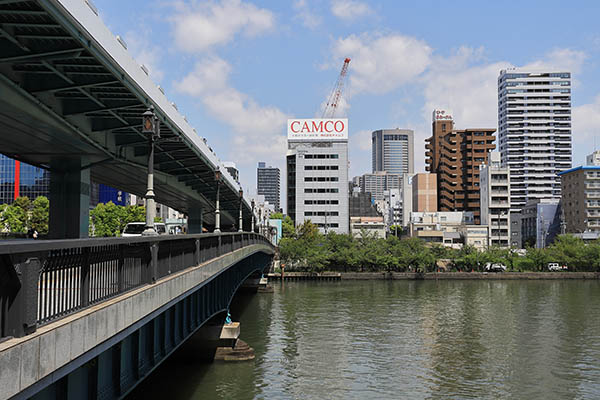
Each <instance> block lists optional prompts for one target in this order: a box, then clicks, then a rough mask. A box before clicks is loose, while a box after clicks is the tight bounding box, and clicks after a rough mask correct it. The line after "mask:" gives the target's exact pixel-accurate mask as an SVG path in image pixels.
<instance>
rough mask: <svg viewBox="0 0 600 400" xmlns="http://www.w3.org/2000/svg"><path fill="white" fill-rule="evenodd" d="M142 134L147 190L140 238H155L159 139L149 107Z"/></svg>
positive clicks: (143, 119)
mask: <svg viewBox="0 0 600 400" xmlns="http://www.w3.org/2000/svg"><path fill="white" fill-rule="evenodd" d="M142 133H143V134H145V135H148V143H149V148H148V150H149V151H148V188H147V190H146V196H145V198H146V229H145V230H144V232H142V236H156V235H158V233H157V232H156V229H155V228H154V217H155V215H156V204H155V202H154V141H155V140H156V139H157V138H159V137H160V128H159V122H158V117H157V116H156V114H154V107H153V106H150V107H149V108H148V109H147V110H146V112H145V113H143V114H142Z"/></svg>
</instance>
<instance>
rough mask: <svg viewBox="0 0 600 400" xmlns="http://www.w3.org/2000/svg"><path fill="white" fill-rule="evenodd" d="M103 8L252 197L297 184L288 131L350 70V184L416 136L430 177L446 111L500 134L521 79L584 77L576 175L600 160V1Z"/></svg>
mask: <svg viewBox="0 0 600 400" xmlns="http://www.w3.org/2000/svg"><path fill="white" fill-rule="evenodd" d="M94 3H95V4H96V6H97V7H98V9H99V10H100V15H101V17H102V19H103V20H104V23H105V24H106V25H107V26H108V27H109V28H110V29H111V31H112V32H113V33H114V34H115V35H120V36H122V37H124V38H125V40H126V42H127V44H128V48H129V50H130V51H131V53H132V55H133V56H134V57H135V58H136V59H137V60H138V61H139V62H140V63H142V64H144V65H146V66H147V67H148V68H149V69H150V74H151V76H152V77H153V79H154V80H155V81H156V82H157V83H158V84H160V85H161V86H162V87H163V88H165V91H166V94H167V96H168V97H169V99H170V100H171V101H173V102H175V103H177V106H178V108H179V110H180V111H181V112H182V113H183V114H185V115H186V116H187V118H188V120H189V121H190V123H191V124H192V125H193V126H194V127H195V128H196V129H197V131H198V132H199V134H200V135H201V136H204V137H206V138H207V139H208V142H209V144H210V145H211V147H212V148H213V149H214V150H215V151H216V153H217V155H218V156H219V158H220V159H221V160H223V161H234V162H236V164H237V165H238V167H239V169H240V172H241V182H242V185H243V187H244V188H245V190H247V191H249V192H250V193H252V192H253V191H254V190H255V186H256V163H257V162H258V161H266V162H267V163H269V164H271V165H275V166H278V167H280V168H281V170H282V174H284V173H285V164H284V161H285V157H284V155H285V147H286V140H285V138H286V132H285V129H286V128H285V124H286V119H287V118H288V117H297V118H311V117H314V116H317V115H320V109H321V106H322V103H323V102H324V101H325V99H326V98H327V96H328V94H329V92H330V91H331V89H332V87H333V84H334V83H335V81H336V79H337V76H338V74H339V71H340V69H341V67H342V63H343V59H344V58H345V57H350V58H352V61H351V62H350V68H349V71H348V81H347V85H346V90H345V92H344V100H345V104H344V107H343V109H342V112H341V113H339V114H338V115H337V116H340V117H341V116H346V117H348V118H349V128H350V150H349V153H350V172H349V176H350V177H352V176H355V175H360V174H362V173H365V172H369V171H370V166H371V159H370V158H371V151H370V132H371V131H373V130H376V129H382V128H393V127H400V128H408V129H413V130H414V131H415V169H416V170H417V171H422V170H424V142H423V140H424V139H425V138H426V137H428V136H429V135H430V130H431V127H430V119H431V111H432V110H433V108H445V109H450V110H452V112H453V114H454V119H455V125H456V127H457V128H460V129H462V128H473V127H492V128H495V127H497V110H496V107H497V103H496V102H497V100H496V98H497V92H496V90H497V87H496V79H497V77H498V73H499V70H500V69H502V68H507V67H512V66H515V67H527V68H546V69H552V70H563V71H570V72H572V73H573V86H574V87H573V93H572V97H573V148H574V157H573V161H574V165H579V164H581V163H583V162H584V160H585V155H586V154H588V153H590V152H591V151H592V150H593V148H594V146H595V142H597V144H598V146H600V74H598V71H599V67H600V28H599V26H598V22H597V17H598V15H599V14H600V13H599V12H600V2H599V1H597V0H589V1H577V0H575V1H570V2H565V1H549V0H545V1H511V0H507V1H502V2H491V1H460V0H457V1H453V2H446V1H433V0H429V1H427V0H421V1H410V2H409V1H392V0H389V1H359V0H321V1H315V0H297V1H242V0H214V1H199V0H188V1H181V0H121V1H116V0H94ZM596 136H597V140H596V139H595V137H596ZM282 178H283V175H282ZM284 182H285V179H282V183H284ZM283 189H284V188H283V187H282V190H283ZM282 197H283V196H282Z"/></svg>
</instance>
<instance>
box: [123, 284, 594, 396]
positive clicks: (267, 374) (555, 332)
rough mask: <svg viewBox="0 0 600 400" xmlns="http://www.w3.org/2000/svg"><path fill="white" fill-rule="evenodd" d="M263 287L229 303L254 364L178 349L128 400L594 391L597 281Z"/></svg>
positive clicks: (591, 393) (576, 393)
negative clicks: (201, 358)
mask: <svg viewBox="0 0 600 400" xmlns="http://www.w3.org/2000/svg"><path fill="white" fill-rule="evenodd" d="M273 286H274V289H275V293H269V294H265V293H259V294H255V295H246V296H242V297H239V298H237V300H236V306H235V307H233V308H232V314H233V317H234V320H239V321H240V322H241V329H242V334H241V339H243V340H244V341H246V342H247V343H248V344H249V345H250V346H252V347H253V348H254V349H255V351H256V359H255V360H253V361H248V362H240V363H212V364H206V363H201V362H195V361H193V359H191V358H190V357H189V354H187V353H186V351H185V348H183V349H182V351H180V352H179V354H176V355H175V357H173V358H172V359H171V360H168V361H167V362H166V363H165V364H163V366H161V367H160V368H159V369H158V370H157V371H155V373H154V374H153V375H152V376H151V377H150V379H149V380H148V381H147V382H145V383H144V384H143V385H142V386H141V387H139V388H138V389H136V391H134V392H133V393H132V395H131V396H130V397H131V398H161V399H169V400H178V399H232V400H237V399H404V398H407V399H413V398H414V399H499V398H512V399H598V398H600V283H599V282H597V281H583V280H582V281H440V282H435V281H359V282H323V283H316V282H293V283H285V284H283V285H282V284H281V283H279V282H274V283H273ZM185 356H187V357H185Z"/></svg>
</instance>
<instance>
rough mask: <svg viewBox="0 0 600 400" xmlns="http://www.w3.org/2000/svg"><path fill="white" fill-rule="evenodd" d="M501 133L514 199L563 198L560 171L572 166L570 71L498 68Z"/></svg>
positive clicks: (516, 203) (516, 202) (517, 203)
mask: <svg viewBox="0 0 600 400" xmlns="http://www.w3.org/2000/svg"><path fill="white" fill-rule="evenodd" d="M498 133H499V134H498V138H499V146H498V148H499V150H500V154H501V158H502V163H503V164H504V165H506V166H507V167H508V168H509V170H510V184H511V186H510V202H511V207H512V210H513V211H519V210H520V209H521V208H522V207H523V206H524V205H525V204H526V203H527V202H528V201H531V200H535V199H560V178H559V177H558V176H557V173H558V172H561V171H564V170H567V169H569V168H571V164H572V144H571V74H570V73H569V72H533V71H524V70H519V69H508V70H502V71H500V76H499V77H498Z"/></svg>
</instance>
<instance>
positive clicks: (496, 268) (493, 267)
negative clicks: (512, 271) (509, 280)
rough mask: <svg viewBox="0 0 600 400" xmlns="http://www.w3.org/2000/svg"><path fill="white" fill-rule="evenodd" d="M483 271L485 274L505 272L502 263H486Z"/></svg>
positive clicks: (504, 266)
mask: <svg viewBox="0 0 600 400" xmlns="http://www.w3.org/2000/svg"><path fill="white" fill-rule="evenodd" d="M483 270H484V271H486V272H504V271H506V265H504V264H502V263H487V264H485V267H483Z"/></svg>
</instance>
